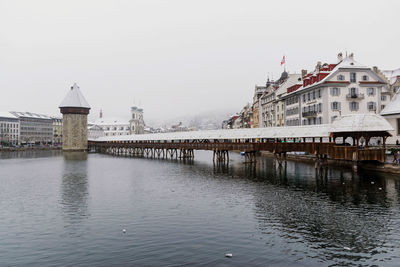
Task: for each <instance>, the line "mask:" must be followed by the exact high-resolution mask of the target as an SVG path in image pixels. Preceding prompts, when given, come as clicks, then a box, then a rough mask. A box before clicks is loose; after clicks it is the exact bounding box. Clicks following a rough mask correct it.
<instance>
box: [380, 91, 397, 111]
mask: <svg viewBox="0 0 400 267" xmlns="http://www.w3.org/2000/svg"><path fill="white" fill-rule="evenodd" d="M395 114H400V92H398V93H397V94H395V96H394V97H393V99H392V100H391V101H390V102H389V103H388V104H387V105H386V106H385V108H384V109H383V110H382V111H381V115H383V116H387V115H395Z"/></svg>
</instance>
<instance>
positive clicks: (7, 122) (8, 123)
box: [0, 112, 20, 146]
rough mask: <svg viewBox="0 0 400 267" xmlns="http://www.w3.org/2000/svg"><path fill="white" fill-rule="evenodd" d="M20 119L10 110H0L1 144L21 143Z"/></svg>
mask: <svg viewBox="0 0 400 267" xmlns="http://www.w3.org/2000/svg"><path fill="white" fill-rule="evenodd" d="M19 133H20V124H19V119H18V117H16V116H15V115H13V114H11V113H10V112H0V146H15V145H19V144H20V135H19Z"/></svg>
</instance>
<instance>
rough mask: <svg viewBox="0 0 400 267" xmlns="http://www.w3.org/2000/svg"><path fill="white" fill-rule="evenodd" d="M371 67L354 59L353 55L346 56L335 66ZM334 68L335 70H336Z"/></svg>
mask: <svg viewBox="0 0 400 267" xmlns="http://www.w3.org/2000/svg"><path fill="white" fill-rule="evenodd" d="M338 68H340V69H369V67H367V66H365V65H362V64H360V63H358V62H357V61H355V60H354V58H353V57H350V56H349V57H345V58H344V59H343V60H342V61H340V62H339V64H338V65H337V66H336V67H335V69H338ZM335 69H333V71H335Z"/></svg>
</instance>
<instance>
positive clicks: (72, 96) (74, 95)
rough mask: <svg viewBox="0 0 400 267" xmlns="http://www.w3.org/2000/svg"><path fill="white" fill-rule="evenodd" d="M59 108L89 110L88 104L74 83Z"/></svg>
mask: <svg viewBox="0 0 400 267" xmlns="http://www.w3.org/2000/svg"><path fill="white" fill-rule="evenodd" d="M59 107H60V108H66V107H77V108H90V106H89V104H88V102H87V101H86V99H85V97H84V96H83V95H82V93H81V90H80V89H79V86H78V85H77V84H76V83H74V85H73V86H72V87H71V90H69V92H68V94H67V95H66V96H65V98H64V100H63V101H62V102H61V104H60V106H59Z"/></svg>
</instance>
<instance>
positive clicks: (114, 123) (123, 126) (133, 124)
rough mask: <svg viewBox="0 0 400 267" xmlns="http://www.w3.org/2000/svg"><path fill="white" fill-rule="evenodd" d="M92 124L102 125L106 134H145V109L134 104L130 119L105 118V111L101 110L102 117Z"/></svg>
mask: <svg viewBox="0 0 400 267" xmlns="http://www.w3.org/2000/svg"><path fill="white" fill-rule="evenodd" d="M92 124H94V125H98V126H100V127H101V129H102V130H103V131H104V135H105V136H118V135H130V134H143V133H144V127H145V124H144V120H143V109H141V108H138V107H136V106H133V107H132V108H131V119H130V120H129V121H125V120H122V119H117V118H103V113H102V111H100V118H99V119H97V120H96V121H95V122H94V123H92Z"/></svg>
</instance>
